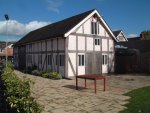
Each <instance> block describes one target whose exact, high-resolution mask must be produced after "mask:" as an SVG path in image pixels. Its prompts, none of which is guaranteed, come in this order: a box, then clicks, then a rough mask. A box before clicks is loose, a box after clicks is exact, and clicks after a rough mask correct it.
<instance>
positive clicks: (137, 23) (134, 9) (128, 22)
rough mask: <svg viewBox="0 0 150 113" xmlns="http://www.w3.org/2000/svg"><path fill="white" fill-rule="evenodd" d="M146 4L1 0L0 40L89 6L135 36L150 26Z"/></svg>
mask: <svg viewBox="0 0 150 113" xmlns="http://www.w3.org/2000/svg"><path fill="white" fill-rule="evenodd" d="M149 5H150V0H0V40H1V41H3V40H4V41H18V40H19V39H20V38H22V37H23V36H24V35H26V34H27V33H29V32H30V31H32V30H35V29H37V28H40V27H43V26H45V25H48V24H51V23H54V22H57V21H60V20H62V19H65V18H68V17H70V16H74V15H76V14H80V13H83V12H85V11H88V10H91V9H96V10H98V12H99V13H100V15H101V16H102V17H103V19H104V20H105V21H106V23H107V24H108V26H109V27H110V28H111V30H112V31H113V30H120V29H121V30H122V31H123V32H124V33H125V35H126V36H127V37H136V36H139V35H140V33H141V32H142V31H144V30H150V14H149V13H150V6H149ZM5 14H7V15H8V16H9V18H10V20H9V21H8V22H6V20H5V17H4V15H5Z"/></svg>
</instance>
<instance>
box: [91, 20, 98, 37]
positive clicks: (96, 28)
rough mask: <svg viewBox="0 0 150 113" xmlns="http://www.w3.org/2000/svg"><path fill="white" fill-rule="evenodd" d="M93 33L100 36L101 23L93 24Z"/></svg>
mask: <svg viewBox="0 0 150 113" xmlns="http://www.w3.org/2000/svg"><path fill="white" fill-rule="evenodd" d="M91 31H92V34H95V35H96V34H99V23H98V22H91Z"/></svg>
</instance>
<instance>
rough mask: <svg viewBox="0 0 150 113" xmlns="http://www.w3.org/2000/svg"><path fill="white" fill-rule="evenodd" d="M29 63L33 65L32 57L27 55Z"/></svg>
mask: <svg viewBox="0 0 150 113" xmlns="http://www.w3.org/2000/svg"><path fill="white" fill-rule="evenodd" d="M27 62H28V63H32V55H27Z"/></svg>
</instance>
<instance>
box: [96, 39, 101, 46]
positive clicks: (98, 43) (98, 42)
mask: <svg viewBox="0 0 150 113" xmlns="http://www.w3.org/2000/svg"><path fill="white" fill-rule="evenodd" d="M95 45H96V46H99V45H100V38H95Z"/></svg>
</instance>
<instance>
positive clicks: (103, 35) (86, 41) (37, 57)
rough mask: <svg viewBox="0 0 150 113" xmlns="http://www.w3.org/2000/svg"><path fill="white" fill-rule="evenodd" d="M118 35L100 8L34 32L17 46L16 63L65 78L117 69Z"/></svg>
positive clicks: (15, 51)
mask: <svg viewBox="0 0 150 113" xmlns="http://www.w3.org/2000/svg"><path fill="white" fill-rule="evenodd" d="M115 41H116V38H115V36H114V34H113V33H112V31H111V29H110V28H109V27H108V25H107V24H106V22H105V21H104V20H103V18H102V17H101V15H100V14H99V13H98V11H97V10H91V11H88V12H85V13H82V14H79V15H76V16H73V17H71V18H68V19H65V20H62V21H60V22H56V23H54V24H50V25H48V26H45V27H43V28H40V29H38V30H35V31H32V32H30V33H29V34H27V35H26V36H25V37H23V38H22V39H21V40H19V41H18V42H17V43H16V44H15V45H14V59H15V60H14V65H15V67H16V68H20V69H25V68H28V67H32V66H33V65H36V66H37V68H38V69H39V70H47V71H51V72H52V71H58V72H60V73H61V74H62V75H63V76H64V77H72V76H76V75H82V74H101V73H109V72H113V71H114V42H115Z"/></svg>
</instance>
